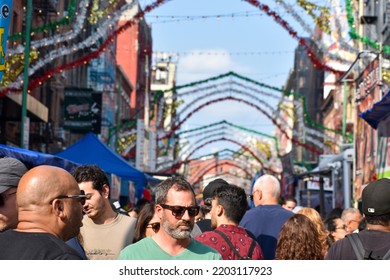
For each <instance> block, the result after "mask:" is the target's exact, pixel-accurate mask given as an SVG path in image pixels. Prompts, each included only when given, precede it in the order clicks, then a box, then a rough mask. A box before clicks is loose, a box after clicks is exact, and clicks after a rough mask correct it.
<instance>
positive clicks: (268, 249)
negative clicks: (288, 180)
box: [240, 205, 294, 260]
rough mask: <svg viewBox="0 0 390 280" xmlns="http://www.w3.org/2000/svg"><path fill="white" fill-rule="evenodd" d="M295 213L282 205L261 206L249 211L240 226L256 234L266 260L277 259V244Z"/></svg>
mask: <svg viewBox="0 0 390 280" xmlns="http://www.w3.org/2000/svg"><path fill="white" fill-rule="evenodd" d="M292 215H294V213H293V212H292V211H288V210H286V209H284V208H283V207H282V206H280V205H259V206H257V207H255V208H253V209H250V210H248V211H247V212H246V213H245V215H244V217H243V218H242V219H241V222H240V226H242V227H244V228H245V229H247V230H248V231H250V232H251V233H253V234H254V236H255V237H256V240H257V243H259V245H260V247H261V249H262V250H263V254H264V259H265V260H273V259H275V250H276V244H277V240H278V236H279V232H280V230H281V228H282V226H283V224H284V223H285V222H286V221H287V219H288V218H290V217H291V216H292Z"/></svg>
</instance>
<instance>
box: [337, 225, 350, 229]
mask: <svg viewBox="0 0 390 280" xmlns="http://www.w3.org/2000/svg"><path fill="white" fill-rule="evenodd" d="M336 229H343V230H347V226H346V225H342V226H341V227H336Z"/></svg>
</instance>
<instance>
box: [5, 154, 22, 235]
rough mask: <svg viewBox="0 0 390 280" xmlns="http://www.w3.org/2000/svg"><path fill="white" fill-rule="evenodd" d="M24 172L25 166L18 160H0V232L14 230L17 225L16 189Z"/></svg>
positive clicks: (7, 158)
mask: <svg viewBox="0 0 390 280" xmlns="http://www.w3.org/2000/svg"><path fill="white" fill-rule="evenodd" d="M26 172H27V168H26V166H25V165H24V164H23V163H22V162H20V161H19V160H17V159H15V158H11V157H5V158H0V232H2V231H5V230H7V229H10V228H15V227H16V225H17V223H18V209H17V206H16V188H17V186H18V183H19V180H20V178H21V177H22V176H23V175H24V173H26Z"/></svg>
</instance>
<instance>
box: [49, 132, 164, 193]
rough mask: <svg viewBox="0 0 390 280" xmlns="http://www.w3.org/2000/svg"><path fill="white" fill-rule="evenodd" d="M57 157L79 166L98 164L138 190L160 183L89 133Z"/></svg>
mask: <svg viewBox="0 0 390 280" xmlns="http://www.w3.org/2000/svg"><path fill="white" fill-rule="evenodd" d="M56 155H57V156H59V157H62V158H65V159H68V160H71V161H73V162H76V163H78V164H96V165H98V166H99V167H100V168H102V169H103V170H104V171H105V172H107V173H112V174H115V175H117V176H119V177H121V178H122V179H125V180H128V181H132V182H134V183H135V186H136V188H137V189H139V188H140V187H142V189H143V187H144V186H145V185H146V184H147V182H150V183H152V184H156V183H158V182H160V181H159V180H157V179H155V178H153V177H151V176H149V175H148V174H145V173H143V172H142V171H140V170H138V169H136V168H135V167H133V166H132V165H130V163H128V162H127V161H125V160H124V159H123V158H121V157H120V156H119V155H118V154H116V153H115V152H114V151H112V150H111V149H110V148H109V147H107V146H106V145H105V144H104V143H103V142H102V141H100V140H99V139H98V138H97V137H96V136H95V135H94V134H93V133H88V134H87V135H86V136H85V137H84V138H82V139H80V140H79V141H78V142H76V143H74V144H73V145H72V146H70V147H68V148H67V149H66V150H64V151H62V152H59V153H57V154H56Z"/></svg>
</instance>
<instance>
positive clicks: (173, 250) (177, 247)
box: [118, 177, 221, 260]
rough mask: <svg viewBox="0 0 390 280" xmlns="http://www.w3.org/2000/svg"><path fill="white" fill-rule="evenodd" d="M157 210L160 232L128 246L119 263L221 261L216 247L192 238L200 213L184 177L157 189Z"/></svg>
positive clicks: (163, 184)
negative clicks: (135, 261)
mask: <svg viewBox="0 0 390 280" xmlns="http://www.w3.org/2000/svg"><path fill="white" fill-rule="evenodd" d="M155 202H156V206H155V210H156V214H157V217H158V218H159V220H160V230H159V231H158V232H157V233H156V234H155V235H154V236H151V237H146V238H144V239H142V240H140V241H138V242H137V243H135V244H132V245H129V246H127V247H126V248H125V249H123V250H122V251H121V253H120V255H119V258H118V259H120V260H220V259H221V255H220V254H219V253H218V252H217V251H215V250H214V249H213V248H211V247H209V246H207V245H204V244H202V243H200V242H199V241H197V240H195V239H192V238H191V236H190V235H191V231H192V229H193V227H194V223H195V216H196V215H197V214H198V212H199V206H198V205H196V200H195V193H194V190H193V189H192V187H191V185H190V184H189V183H188V182H187V181H186V180H185V179H183V178H182V177H173V178H169V179H166V180H165V181H163V182H161V183H160V184H159V185H157V187H156V194H155Z"/></svg>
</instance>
